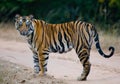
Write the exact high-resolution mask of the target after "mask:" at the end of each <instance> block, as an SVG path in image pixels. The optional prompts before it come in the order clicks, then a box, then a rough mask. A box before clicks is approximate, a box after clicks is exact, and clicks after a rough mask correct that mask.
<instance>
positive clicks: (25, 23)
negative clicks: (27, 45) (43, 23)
mask: <svg viewBox="0 0 120 84" xmlns="http://www.w3.org/2000/svg"><path fill="white" fill-rule="evenodd" d="M33 19H34V18H33V15H29V16H20V15H18V14H17V15H16V16H15V27H16V29H17V30H18V31H19V33H20V34H21V35H23V36H29V35H30V34H31V33H32V32H33V31H34V27H33V26H34V25H33V22H32V21H33Z"/></svg>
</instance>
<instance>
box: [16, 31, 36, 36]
mask: <svg viewBox="0 0 120 84" xmlns="http://www.w3.org/2000/svg"><path fill="white" fill-rule="evenodd" d="M18 31H19V30H18ZM33 32H34V30H32V29H29V30H28V31H19V33H20V35H22V36H29V35H31V34H32V33H33Z"/></svg>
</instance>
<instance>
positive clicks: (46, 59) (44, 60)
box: [40, 56, 49, 61]
mask: <svg viewBox="0 0 120 84" xmlns="http://www.w3.org/2000/svg"><path fill="white" fill-rule="evenodd" d="M48 59H49V56H48V57H46V58H44V59H43V60H40V61H46V60H48Z"/></svg>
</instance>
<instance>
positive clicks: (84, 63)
mask: <svg viewBox="0 0 120 84" xmlns="http://www.w3.org/2000/svg"><path fill="white" fill-rule="evenodd" d="M88 59H89V56H87V57H86V59H85V61H84V62H83V66H84V67H85V65H86V62H87V61H88Z"/></svg>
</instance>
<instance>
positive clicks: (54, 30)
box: [15, 14, 115, 81]
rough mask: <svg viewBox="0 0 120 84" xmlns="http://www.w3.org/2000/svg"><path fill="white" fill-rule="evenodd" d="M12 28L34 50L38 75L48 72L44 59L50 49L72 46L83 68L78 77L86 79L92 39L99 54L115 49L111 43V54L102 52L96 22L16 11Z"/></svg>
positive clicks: (45, 59)
mask: <svg viewBox="0 0 120 84" xmlns="http://www.w3.org/2000/svg"><path fill="white" fill-rule="evenodd" d="M15 28H16V30H18V32H19V33H20V34H21V35H22V36H25V37H26V38H27V41H28V44H29V45H30V49H31V51H32V52H33V60H34V71H35V73H38V74H39V75H40V76H44V75H45V74H46V72H47V63H48V59H49V54H50V53H51V52H54V53H65V52H68V51H70V50H72V49H74V50H75V52H76V54H77V56H78V58H79V60H80V62H81V64H82V66H83V71H82V73H81V75H80V76H79V77H78V78H77V80H78V81H85V80H87V77H88V74H89V72H90V69H91V63H90V61H89V59H90V50H91V46H92V43H93V41H94V44H95V46H96V49H97V51H98V52H99V54H100V55H101V56H103V57H105V58H109V57H111V56H113V54H114V51H115V48H114V47H112V46H110V47H109V51H110V54H108V55H107V54H105V53H104V52H103V51H102V49H101V47H100V43H99V36H98V33H97V30H96V28H95V26H94V25H93V24H91V23H88V22H85V21H80V20H76V21H70V22H65V23H59V24H52V23H48V22H46V21H44V20H40V19H35V18H34V16H33V15H28V16H21V15H18V14H17V15H16V16H15Z"/></svg>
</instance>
